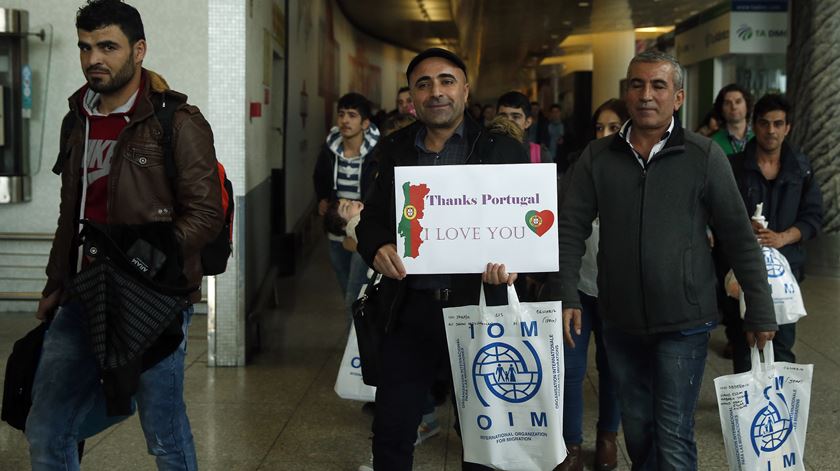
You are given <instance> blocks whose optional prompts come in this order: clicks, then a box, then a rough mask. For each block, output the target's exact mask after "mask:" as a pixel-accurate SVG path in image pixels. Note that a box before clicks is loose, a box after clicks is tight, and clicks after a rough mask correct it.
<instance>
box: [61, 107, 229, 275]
mask: <svg viewBox="0 0 840 471" xmlns="http://www.w3.org/2000/svg"><path fill="white" fill-rule="evenodd" d="M167 98H169V102H167ZM152 103H153V104H154V108H155V117H156V118H157V120H158V122H159V123H160V126H161V128H162V129H163V136H162V138H161V146H162V147H163V162H164V165H165V168H166V177H167V178H168V179H169V182H170V186H171V187H172V191H173V193H174V192H175V179H176V178H177V176H178V169H177V168H176V167H175V158H174V155H173V152H172V128H173V120H174V117H175V111H177V109H178V107H179V106H180V105H182V104H183V103H184V99H183V98H182V96H180V95H169V94H164V95H163V96H162V98H161V100H152ZM167 105H169V106H167ZM73 120H74V116H73V113H72V112H69V113H67V114H66V115H65V116H64V120H63V121H62V122H61V142H67V139H69V137H70V133H71V132H72V130H73ZM65 154H66V153H63V152H59V154H58V159H57V160H56V163H55V165H54V166H53V169H52V171H53V173H55V174H56V175H60V174H61V171H62V169H63V168H64V162H65V160H66V158H67V156H66V155H65ZM216 167H217V170H218V173H219V186H220V192H221V195H222V211H223V212H224V216H225V221H224V225H223V226H222V229H221V230H220V231H219V233H218V234H217V235H216V237H215V238H213V239H212V240H211V241H210V242H208V243H207V244H206V245H205V246H204V247H203V248H202V249H201V268H202V273H203V274H204V275H206V276H212V275H218V274H220V273H224V271H225V270H226V269H227V261H228V258H230V255H231V253H232V251H233V213H234V203H233V184H231V182H230V180H228V178H227V173H226V172H225V168H224V166H222V164H221V162H219V161H218V160H216Z"/></svg>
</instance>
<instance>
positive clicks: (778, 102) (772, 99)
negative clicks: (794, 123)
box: [753, 93, 791, 124]
mask: <svg viewBox="0 0 840 471" xmlns="http://www.w3.org/2000/svg"><path fill="white" fill-rule="evenodd" d="M790 110H791V106H790V102H789V101H787V100H786V99H785V97H784V96H782V95H779V94H778V93H768V94H767V95H764V96H763V97H761V98H760V99H759V100H758V101H757V102H756V103H755V110H754V112H753V124H755V122H756V120H758V118H760V117H761V116H763V115H765V114H767V113H769V112H771V111H784V112H785V122H786V123H788V124H790Z"/></svg>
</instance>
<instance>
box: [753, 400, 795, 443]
mask: <svg viewBox="0 0 840 471" xmlns="http://www.w3.org/2000/svg"><path fill="white" fill-rule="evenodd" d="M769 389H770V387H767V388H766V389H765V390H764V397H766V398H767V399H770V397H769V396H768V395H767V390H769ZM776 395H777V396H779V398H780V399H781V401H782V404H783V405H784V404H785V398H784V396H782V395H781V394H778V393H777V394H776ZM786 412H787V406H786V405H784V407H782V408H781V409H780V408H779V407H778V406H777V405H776V404H775V403H774V402H773V401H772V400H770V401H768V403H767V407H764V408H763V409H761V410H760V411H758V413H757V414H756V415H755V418H754V419H753V422H752V426H751V428H750V436H751V438H752V446H753V450H754V451H755V454H756V455H757V456H761V452H765V453H767V452H771V451H776V450H778V449H779V447H781V446H782V445H784V444H785V442H786V441H787V439H788V437H790V433H791V432H792V431H793V422H792V421H791V420H790V417H789V416H785V415H783V414H785V413H786Z"/></svg>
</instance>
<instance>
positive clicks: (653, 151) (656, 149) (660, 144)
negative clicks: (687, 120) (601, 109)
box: [619, 117, 674, 168]
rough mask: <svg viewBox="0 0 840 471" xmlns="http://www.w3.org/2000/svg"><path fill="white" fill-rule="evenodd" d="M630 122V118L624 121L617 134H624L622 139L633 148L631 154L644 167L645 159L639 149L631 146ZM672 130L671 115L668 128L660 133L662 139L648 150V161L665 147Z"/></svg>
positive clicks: (672, 119)
mask: <svg viewBox="0 0 840 471" xmlns="http://www.w3.org/2000/svg"><path fill="white" fill-rule="evenodd" d="M631 124H632V121H631V120H628V121H627V122H626V123H624V126H622V127H621V131H619V135H621V136H624V140H626V141H627V144H628V145H629V146H630V148H631V149H633V154H634V155H635V156H636V160H638V161H639V165H641V166H642V168H645V160H644V159H643V158H642V155H641V154H640V153H639V151H638V150H636V148H635V147H633V143H632V142H630V132H631V131H632V125H631ZM673 131H674V118H673V117H671V124H670V125H668V130H667V131H665V134H663V135H662V139H660V140H659V142H657V143H656V144H654V146H653V148H652V149H651V150H650V156H648V159H647V160H648V162H650V161H651V160H653V158H654V157H655V156H656V154H658V153H659V152H661V151H662V149H663V148H664V147H665V144H667V143H668V138H669V137H671V133H672V132H673Z"/></svg>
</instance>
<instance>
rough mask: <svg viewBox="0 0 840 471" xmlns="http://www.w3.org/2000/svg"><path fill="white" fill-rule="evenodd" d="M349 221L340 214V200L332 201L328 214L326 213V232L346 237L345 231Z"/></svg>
mask: <svg viewBox="0 0 840 471" xmlns="http://www.w3.org/2000/svg"><path fill="white" fill-rule="evenodd" d="M346 227H347V221H345V220H344V218H342V217H341V216H340V215H339V214H338V200H333V201H330V204H329V205H328V206H327V212H325V213H324V230H326V231H327V232H329V233H330V234H335V235H337V236H342V237H343V236H345V235H346V234H345V232H344V229H345V228H346Z"/></svg>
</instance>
